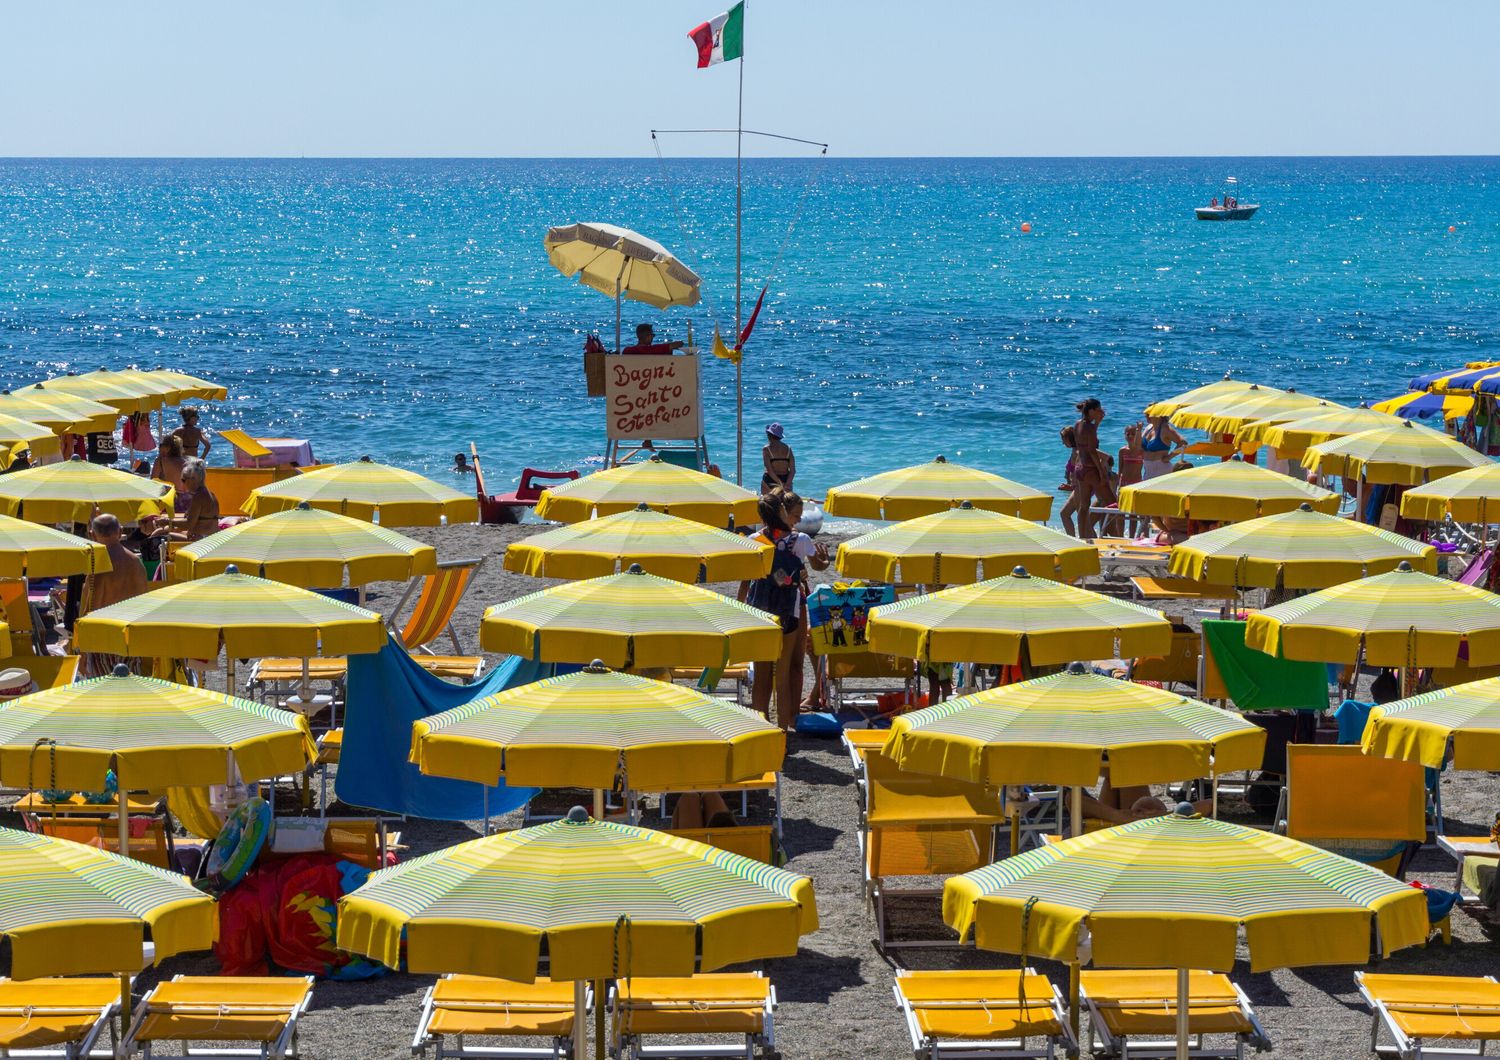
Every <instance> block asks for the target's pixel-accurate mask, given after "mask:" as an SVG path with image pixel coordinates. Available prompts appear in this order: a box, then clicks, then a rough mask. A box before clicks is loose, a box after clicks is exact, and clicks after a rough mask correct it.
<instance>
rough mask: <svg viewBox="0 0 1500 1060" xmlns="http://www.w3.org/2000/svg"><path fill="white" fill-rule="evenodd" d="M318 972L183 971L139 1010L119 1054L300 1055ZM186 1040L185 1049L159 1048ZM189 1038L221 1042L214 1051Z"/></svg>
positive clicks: (184, 1057) (158, 1059)
mask: <svg viewBox="0 0 1500 1060" xmlns="http://www.w3.org/2000/svg"><path fill="white" fill-rule="evenodd" d="M312 988H313V979H312V976H310V975H309V976H305V977H304V976H299V977H287V978H283V977H279V976H276V977H271V976H265V977H262V976H247V977H243V978H226V977H223V976H213V975H179V976H175V977H173V978H172V979H171V980H170V981H169V982H165V983H160V984H158V985H157V987H156V989H154V990H152V991H151V993H149V994H147V995H146V998H145V1000H144V1001H142V1002H141V1005H140V1007H139V1008H138V1009H137V1010H136V1014H135V1019H134V1021H132V1023H131V1025H130V1033H129V1034H127V1035H126V1036H125V1040H124V1041H123V1042H121V1043H120V1051H119V1055H120V1057H121V1058H129V1057H131V1056H133V1055H135V1054H137V1053H138V1054H140V1056H141V1058H142V1060H193V1058H196V1057H201V1056H215V1057H243V1058H248V1060H283V1058H286V1057H296V1056H297V1055H299V1054H298V1052H297V1020H298V1019H299V1018H300V1017H301V1016H302V1014H303V1013H305V1012H306V1011H307V1007H308V1005H309V1004H311V1003H312ZM158 1042H162V1043H165V1042H180V1043H182V1049H183V1051H182V1052H180V1053H163V1052H158V1051H157V1050H156V1045H157V1043H158ZM189 1042H215V1043H219V1044H218V1045H216V1046H215V1047H214V1048H213V1049H212V1051H210V1050H207V1049H190V1048H189V1046H188V1043H189Z"/></svg>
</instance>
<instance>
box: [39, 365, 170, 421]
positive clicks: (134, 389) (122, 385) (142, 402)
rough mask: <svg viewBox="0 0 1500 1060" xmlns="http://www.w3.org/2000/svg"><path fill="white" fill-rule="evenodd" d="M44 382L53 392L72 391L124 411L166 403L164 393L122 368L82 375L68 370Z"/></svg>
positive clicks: (145, 408)
mask: <svg viewBox="0 0 1500 1060" xmlns="http://www.w3.org/2000/svg"><path fill="white" fill-rule="evenodd" d="M44 385H45V386H46V388H47V389H48V390H50V391H52V392H54V393H59V394H72V395H73V396H74V397H81V398H87V399H88V400H89V401H97V402H99V404H101V405H108V406H109V407H110V408H112V409H114V410H116V411H117V412H119V413H121V414H123V415H130V414H131V413H133V412H151V411H153V410H154V409H159V408H161V406H162V404H163V399H162V396H161V394H160V393H158V392H157V391H155V390H153V388H152V387H150V386H148V385H146V384H144V383H142V382H140V381H139V380H135V379H131V378H129V377H126V376H123V375H121V374H120V373H119V372H110V371H102V370H101V371H97V372H84V373H83V374H82V375H75V374H73V373H72V372H69V373H68V374H67V375H59V376H54V377H53V378H51V379H48V380H46V382H45V384H44Z"/></svg>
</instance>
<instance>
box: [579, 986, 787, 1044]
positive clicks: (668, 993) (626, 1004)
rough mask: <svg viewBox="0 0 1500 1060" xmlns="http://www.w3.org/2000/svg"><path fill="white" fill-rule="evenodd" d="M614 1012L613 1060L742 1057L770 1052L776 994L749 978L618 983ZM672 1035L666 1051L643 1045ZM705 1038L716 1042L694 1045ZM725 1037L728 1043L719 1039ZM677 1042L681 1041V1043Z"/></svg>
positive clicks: (614, 990) (611, 997) (612, 999)
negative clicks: (649, 1037)
mask: <svg viewBox="0 0 1500 1060" xmlns="http://www.w3.org/2000/svg"><path fill="white" fill-rule="evenodd" d="M609 1004H610V1008H611V1010H612V1011H613V1012H614V1016H615V1018H614V1042H613V1049H612V1050H611V1052H612V1053H613V1055H614V1056H616V1057H617V1058H619V1060H647V1058H650V1057H674V1058H678V1060H689V1058H693V1057H720V1056H743V1057H745V1060H753V1057H754V1056H755V1053H756V1050H757V1049H759V1050H762V1051H763V1052H764V1053H766V1054H770V1053H772V1052H774V1050H775V1048H776V1028H775V1024H774V1022H773V1018H774V1013H775V1011H776V988H775V987H774V986H772V985H771V981H770V980H769V979H767V978H766V977H765V976H763V975H760V974H758V973H753V972H725V973H703V974H700V975H693V976H686V977H683V978H678V979H621V980H619V981H618V982H617V983H616V984H615V986H614V987H613V988H611V990H610V993H609ZM648 1035H651V1036H656V1035H672V1036H674V1037H676V1038H677V1039H678V1041H676V1042H675V1043H673V1044H671V1045H647V1044H645V1042H644V1039H645V1038H646V1037H647V1036H648ZM705 1035H709V1036H711V1037H713V1038H717V1039H719V1040H717V1041H708V1042H704V1041H700V1040H699V1039H701V1038H702V1037H703V1036H705ZM725 1037H728V1038H730V1039H731V1042H730V1043H725V1042H724V1041H723V1039H724V1038H725ZM682 1039H687V1040H686V1041H684V1040H682Z"/></svg>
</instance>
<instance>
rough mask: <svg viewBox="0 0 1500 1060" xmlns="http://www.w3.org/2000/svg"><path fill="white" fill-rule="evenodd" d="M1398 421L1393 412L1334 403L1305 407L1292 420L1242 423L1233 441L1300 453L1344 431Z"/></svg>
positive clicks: (1343, 433) (1370, 428)
mask: <svg viewBox="0 0 1500 1060" xmlns="http://www.w3.org/2000/svg"><path fill="white" fill-rule="evenodd" d="M1400 425H1401V421H1400V420H1399V419H1397V418H1396V417H1395V416H1392V415H1390V414H1389V413H1385V412H1376V411H1375V410H1374V409H1370V408H1365V407H1364V406H1363V405H1361V406H1360V407H1358V408H1352V409H1346V408H1341V407H1337V406H1335V407H1333V408H1331V409H1308V410H1307V415H1300V416H1298V417H1297V418H1296V419H1292V420H1284V421H1281V422H1276V421H1273V420H1258V421H1256V422H1255V423H1249V424H1246V425H1245V426H1244V427H1243V428H1241V429H1240V431H1239V432H1238V433H1237V434H1236V435H1235V441H1236V442H1238V443H1239V444H1240V446H1241V447H1247V446H1251V445H1256V446H1260V445H1268V446H1270V447H1271V448H1273V449H1276V450H1278V451H1282V452H1288V453H1290V452H1298V453H1300V452H1302V451H1303V450H1305V449H1306V448H1307V447H1308V446H1310V445H1320V444H1322V443H1323V442H1328V441H1332V440H1333V439H1335V438H1342V437H1344V435H1346V434H1358V433H1359V432H1360V431H1370V430H1374V429H1375V428H1377V427H1399V426H1400Z"/></svg>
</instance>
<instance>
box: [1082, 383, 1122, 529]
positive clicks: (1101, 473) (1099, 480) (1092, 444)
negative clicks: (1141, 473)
mask: <svg viewBox="0 0 1500 1060" xmlns="http://www.w3.org/2000/svg"><path fill="white" fill-rule="evenodd" d="M1077 409H1078V422H1077V423H1075V424H1073V461H1072V465H1071V467H1072V471H1073V497H1074V498H1075V499H1076V500H1077V502H1078V536H1079V537H1080V538H1083V539H1085V540H1087V539H1089V538H1092V537H1093V536H1094V534H1095V529H1094V524H1095V521H1096V519H1097V516H1095V515H1094V513H1093V509H1094V508H1095V507H1096V506H1097V507H1101V508H1102V507H1104V506H1106V505H1109V504H1113V503H1114V499H1115V497H1114V491H1113V490H1111V489H1110V487H1109V469H1108V468H1107V467H1106V465H1105V462H1104V454H1103V453H1101V452H1100V451H1099V424H1100V423H1102V422H1103V421H1104V406H1103V405H1102V404H1100V403H1099V399H1098V398H1086V399H1084V400H1083V401H1080V402H1079V403H1078V405H1077Z"/></svg>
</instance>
